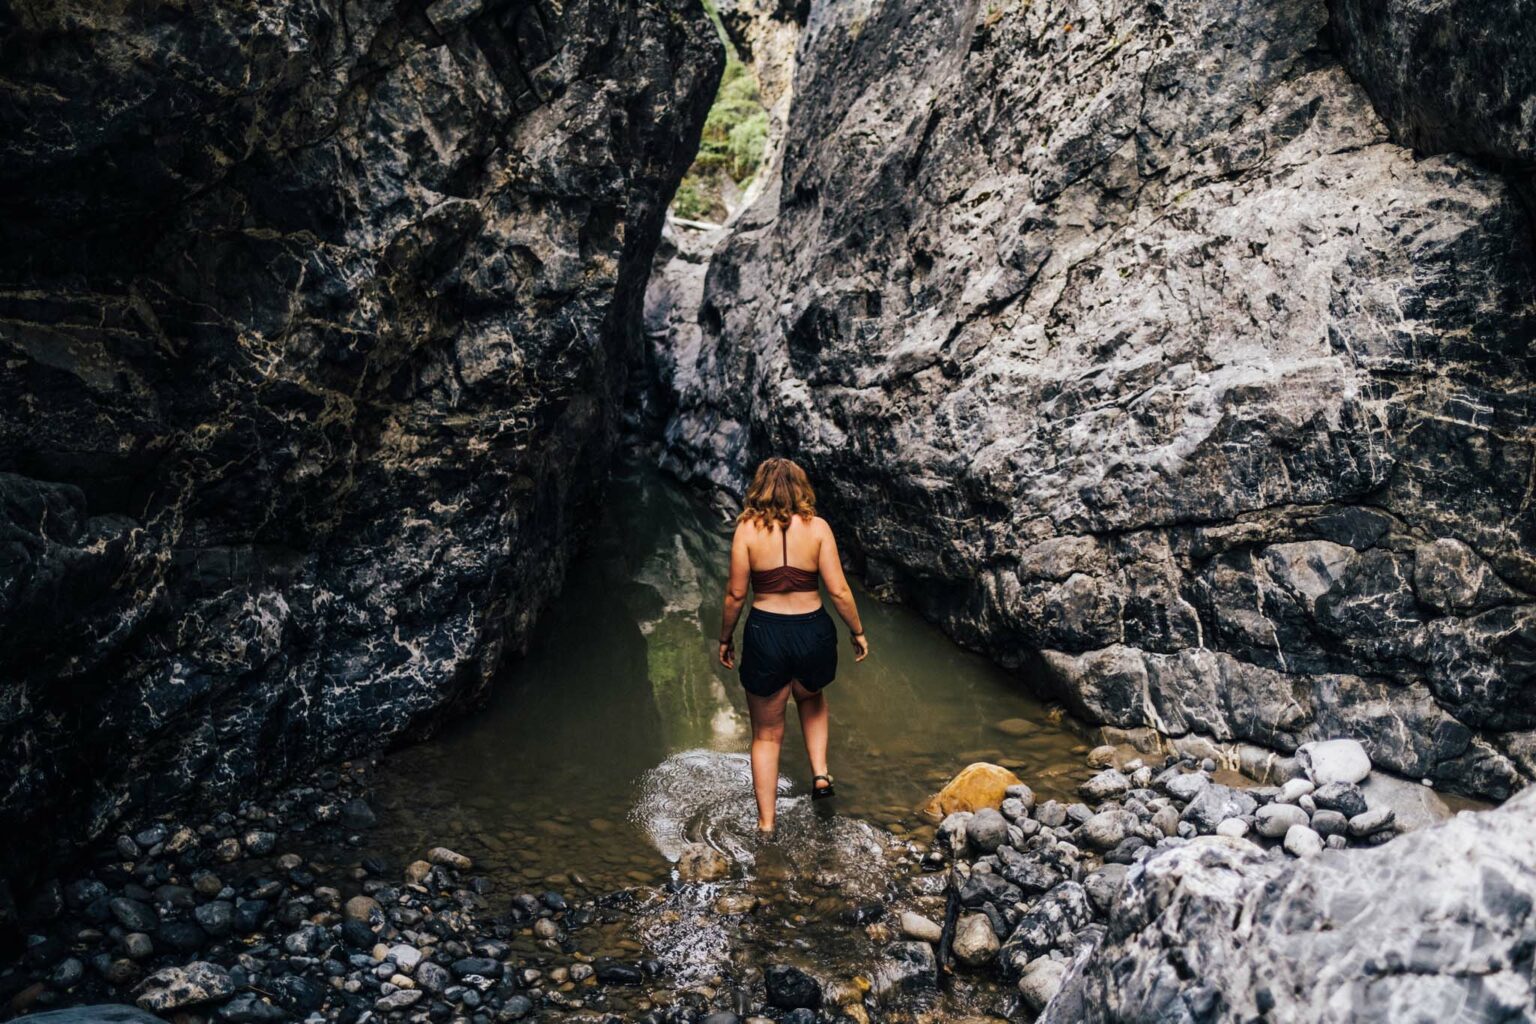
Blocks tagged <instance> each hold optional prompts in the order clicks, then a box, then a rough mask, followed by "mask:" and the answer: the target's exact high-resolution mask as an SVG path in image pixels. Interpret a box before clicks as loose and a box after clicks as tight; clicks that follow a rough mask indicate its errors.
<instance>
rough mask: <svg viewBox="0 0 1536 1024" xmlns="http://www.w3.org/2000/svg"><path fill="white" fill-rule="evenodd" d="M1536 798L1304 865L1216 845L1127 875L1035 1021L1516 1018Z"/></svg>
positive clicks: (1522, 985) (1529, 913) (1530, 897)
mask: <svg viewBox="0 0 1536 1024" xmlns="http://www.w3.org/2000/svg"><path fill="white" fill-rule="evenodd" d="M1533 829H1536V791H1533V790H1531V789H1527V790H1525V791H1524V792H1522V793H1520V794H1519V795H1517V796H1516V797H1514V798H1512V799H1511V800H1510V801H1509V802H1508V803H1507V804H1505V805H1504V806H1503V807H1501V808H1499V809H1497V810H1492V811H1484V812H1480V813H1463V814H1461V815H1459V816H1457V817H1456V818H1454V819H1452V820H1451V821H1448V822H1445V823H1444V824H1441V825H1438V826H1436V827H1434V828H1428V829H1424V830H1422V831H1420V832H1415V833H1413V834H1412V835H1407V836H1402V837H1399V838H1397V839H1394V840H1393V841H1392V842H1391V843H1388V844H1387V845H1385V846H1382V847H1379V848H1377V849H1374V850H1351V851H1347V852H1346V851H1343V850H1338V851H1333V850H1330V851H1326V852H1324V853H1322V854H1320V855H1319V856H1317V857H1315V858H1312V859H1310V860H1301V861H1297V860H1291V859H1289V858H1276V857H1273V856H1266V855H1265V854H1263V853H1261V852H1259V851H1258V850H1257V849H1255V848H1254V847H1253V846H1252V845H1251V844H1249V843H1247V842H1246V841H1244V840H1222V839H1219V838H1216V837H1210V838H1202V839H1198V840H1194V841H1192V842H1190V843H1188V844H1187V845H1184V846H1181V847H1178V848H1176V849H1173V850H1169V851H1167V852H1163V853H1159V854H1157V855H1156V856H1153V857H1150V858H1148V859H1147V860H1145V861H1143V862H1142V863H1141V864H1139V865H1137V866H1136V867H1133V868H1132V869H1131V871H1130V873H1129V875H1128V876H1127V877H1126V881H1125V886H1124V889H1123V890H1122V891H1121V893H1120V896H1119V901H1118V903H1117V905H1116V911H1115V913H1114V914H1111V915H1110V917H1109V922H1108V925H1107V930H1106V933H1105V935H1104V937H1103V938H1102V940H1101V941H1100V942H1099V944H1098V945H1097V946H1095V947H1094V948H1092V949H1091V950H1084V951H1083V953H1082V954H1081V957H1080V959H1079V960H1078V961H1077V962H1076V963H1075V965H1074V967H1073V969H1072V971H1071V972H1070V973H1068V975H1067V976H1066V979H1065V981H1064V983H1063V986H1062V989H1061V991H1060V992H1059V993H1058V994H1057V995H1056V997H1055V999H1054V1000H1052V1002H1051V1003H1050V1005H1049V1006H1048V1007H1046V1010H1045V1013H1044V1014H1043V1015H1042V1016H1041V1018H1040V1020H1041V1024H1058V1022H1061V1024H1064V1022H1067V1021H1073V1022H1079V1021H1081V1022H1085V1024H1107V1022H1111V1021H1115V1022H1131V1021H1151V1020H1181V1021H1190V1022H1195V1021H1199V1022H1216V1021H1248V1020H1254V1019H1258V1018H1264V1019H1268V1020H1295V1021H1315V1022H1318V1024H1326V1022H1334V1021H1338V1022H1343V1021H1359V1020H1380V1021H1434V1020H1445V1019H1448V1018H1451V1017H1458V1016H1459V1017H1460V1018H1462V1019H1467V1020H1529V1019H1531V1018H1532V1017H1533V1016H1536V987H1533V984H1532V977H1533V975H1532V969H1533V966H1536V963H1533V956H1536V850H1533V848H1532V845H1531V842H1530V836H1531V834H1532V830H1533Z"/></svg>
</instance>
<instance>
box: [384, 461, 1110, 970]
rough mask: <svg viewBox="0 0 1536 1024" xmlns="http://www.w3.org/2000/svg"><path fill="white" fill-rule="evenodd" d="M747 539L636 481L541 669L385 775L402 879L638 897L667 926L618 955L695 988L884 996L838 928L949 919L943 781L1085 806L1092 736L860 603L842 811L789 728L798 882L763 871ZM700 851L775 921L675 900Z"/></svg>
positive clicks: (590, 556)
mask: <svg viewBox="0 0 1536 1024" xmlns="http://www.w3.org/2000/svg"><path fill="white" fill-rule="evenodd" d="M836 525H837V524H835V523H834V524H833V526H834V528H836ZM730 530H731V527H730V524H729V522H728V521H727V520H726V519H725V518H723V517H722V516H720V515H719V514H718V513H716V512H713V511H711V510H710V509H709V508H707V507H706V506H704V505H703V504H701V503H700V502H699V501H697V500H696V499H695V498H694V497H693V496H692V495H691V494H688V493H685V492H684V491H682V490H681V489H680V488H678V487H677V486H675V485H673V484H670V483H669V482H667V481H666V480H664V479H663V478H662V477H661V476H660V475H659V474H658V473H657V472H656V471H654V470H651V469H648V468H641V467H634V466H631V467H630V468H628V469H625V470H623V471H622V473H621V475H620V477H619V478H618V479H617V480H615V481H614V483H613V485H612V486H611V488H610V490H609V499H608V503H607V511H606V513H605V514H604V517H603V522H602V523H601V524H600V526H599V527H598V528H597V529H596V530H594V532H593V535H592V536H591V537H590V538H589V541H588V544H587V547H586V549H585V552H584V553H583V554H582V555H581V556H580V557H579V558H578V560H577V561H576V563H575V564H574V565H573V567H572V571H571V573H570V576H569V579H568V581H567V584H566V587H565V590H564V592H563V594H562V595H561V597H560V598H559V599H558V601H557V602H556V603H555V605H554V606H553V607H552V608H551V609H550V610H549V611H548V612H547V613H546V614H545V616H544V618H543V620H542V622H543V624H542V626H541V628H540V630H539V633H538V635H537V637H536V639H535V642H534V643H533V645H532V649H531V650H530V652H529V654H528V655H527V656H526V657H523V658H519V659H514V660H513V661H512V662H511V663H510V664H508V665H507V666H506V667H505V669H504V671H503V672H502V674H501V676H500V678H499V679H498V680H497V682H496V685H495V690H494V694H493V696H492V698H491V701H490V703H489V704H488V706H486V707H485V708H484V709H483V710H481V711H479V712H477V713H475V714H472V715H470V716H469V717H467V718H466V719H464V720H463V721H461V722H459V723H457V724H455V725H454V726H453V727H452V728H450V729H449V730H447V731H445V732H444V733H442V734H441V735H439V736H437V737H435V738H433V739H432V740H430V741H428V742H426V743H423V744H419V745H417V746H415V747H411V748H408V749H406V750H403V751H400V752H398V753H396V754H393V755H391V756H390V757H389V758H387V759H386V761H385V762H384V764H383V766H382V768H381V770H380V773H379V774H378V776H377V778H376V790H375V792H376V803H377V806H378V809H379V811H380V829H379V830H378V832H377V834H376V835H375V836H374V837H373V838H374V840H375V841H376V842H382V843H383V845H384V848H385V852H387V853H390V854H391V855H393V856H394V857H396V858H397V859H399V860H402V861H403V860H408V859H412V858H414V857H416V856H419V855H420V854H421V852H422V851H424V850H425V849H426V848H428V847H429V846H433V845H438V844H443V845H448V846H451V847H453V848H454V849H457V850H459V851H460V852H461V853H465V854H467V855H469V856H470V857H472V858H474V860H475V861H476V872H477V873H483V874H485V875H486V876H487V877H489V878H490V879H491V880H492V882H493V883H496V887H497V890H498V892H499V893H500V894H501V895H502V896H506V895H510V894H511V893H514V892H517V891H526V890H531V891H535V892H536V891H540V890H542V889H546V888H551V887H553V888H556V889H559V890H560V891H562V892H564V893H565V894H566V895H567V896H568V897H581V896H587V895H595V894H598V893H601V892H607V891H611V890H614V889H619V888H629V887H635V888H637V889H638V890H639V891H641V892H643V893H647V894H650V898H652V899H653V900H654V903H655V906H654V913H652V914H651V915H650V917H649V918H648V919H647V921H646V922H645V924H644V927H640V928H638V929H636V931H637V932H638V934H628V935H626V936H620V937H617V938H614V939H613V941H615V942H617V946H616V947H614V948H611V949H608V950H605V951H608V952H616V953H620V954H625V953H628V954H636V955H638V954H641V953H642V952H643V953H644V954H645V955H654V956H659V957H661V958H663V959H664V960H666V961H667V963H668V964H669V966H671V967H672V968H674V969H675V971H676V972H677V973H678V974H679V975H681V976H683V977H684V978H685V979H686V978H690V977H696V978H709V977H710V976H711V975H712V973H715V972H718V971H719V970H720V969H722V968H723V966H724V965H725V964H726V963H727V961H728V960H730V959H733V958H734V959H737V960H742V959H745V960H747V961H750V962H757V961H761V960H762V959H764V958H766V957H769V956H772V957H777V958H781V959H782V958H786V957H787V958H793V959H797V960H801V961H804V962H807V963H810V964H811V965H813V966H815V967H817V968H818V969H820V970H821V971H822V973H823V974H828V975H835V974H839V973H841V974H842V975H843V976H845V977H847V976H852V975H855V974H860V973H862V974H863V975H865V976H869V975H871V974H872V973H874V971H873V969H872V968H871V967H870V966H869V965H870V964H871V963H872V962H873V961H874V960H877V959H878V956H879V948H880V945H881V943H880V942H879V941H876V940H878V939H880V936H879V935H878V934H876V935H873V936H866V933H865V932H864V931H863V930H862V928H859V929H853V930H850V929H849V928H848V926H847V925H846V923H845V922H842V921H840V920H839V915H840V914H843V913H844V912H845V911H846V910H847V908H848V907H849V906H850V905H854V904H857V903H859V901H861V900H862V901H869V900H877V901H883V902H885V903H886V904H887V905H889V906H891V907H895V906H896V905H897V904H898V903H902V901H903V900H905V901H906V903H905V904H903V905H906V906H912V907H916V908H917V909H922V910H925V911H926V912H928V913H930V914H931V913H935V912H941V911H942V901H938V900H937V899H936V897H935V896H934V895H933V893H934V889H933V882H935V881H937V879H936V878H935V877H934V876H927V877H926V879H925V878H924V877H920V872H918V871H917V870H916V868H915V866H914V865H915V861H916V858H917V855H918V854H919V853H920V852H921V850H922V849H923V848H924V847H925V846H926V844H927V842H928V841H929V840H931V837H932V827H931V825H930V824H929V823H927V822H924V821H923V820H922V819H921V817H920V816H919V815H918V814H917V808H918V807H919V806H920V805H921V804H922V803H923V802H925V801H926V800H927V799H928V797H930V796H931V795H932V794H933V793H934V792H935V791H937V790H938V789H939V788H940V787H941V786H942V785H943V783H944V782H945V781H946V780H947V779H949V778H950V777H951V776H952V775H953V774H954V773H955V772H957V771H958V770H959V769H960V768H962V767H964V766H965V765H966V764H968V763H970V762H972V761H976V760H990V761H995V762H999V763H1001V764H1004V765H1005V766H1008V767H1011V768H1013V769H1014V770H1015V771H1016V772H1017V773H1018V774H1019V775H1020V776H1021V777H1022V778H1023V779H1024V780H1025V781H1026V782H1028V783H1029V784H1030V785H1031V786H1033V787H1034V788H1035V790H1036V791H1037V792H1038V793H1040V794H1041V795H1042V797H1045V796H1056V797H1069V796H1070V795H1071V794H1072V793H1073V792H1074V791H1075V789H1076V785H1077V783H1078V782H1079V781H1081V780H1082V779H1084V778H1086V777H1088V775H1089V774H1091V772H1090V770H1089V769H1088V768H1087V766H1086V764H1085V762H1084V758H1083V754H1084V753H1085V752H1086V749H1087V748H1086V746H1085V745H1084V741H1083V739H1082V738H1081V736H1080V735H1079V734H1077V733H1076V732H1074V731H1073V730H1072V728H1071V727H1070V723H1067V722H1063V721H1062V720H1061V717H1060V715H1059V714H1053V713H1051V712H1050V711H1049V710H1048V709H1047V708H1046V707H1045V706H1043V705H1042V704H1041V703H1039V702H1038V701H1036V700H1034V699H1032V698H1031V697H1030V696H1028V694H1027V693H1026V691H1025V687H1024V686H1023V685H1022V684H1021V682H1020V681H1019V680H1018V679H1016V678H1014V677H1012V676H1011V675H1009V674H1008V673H1007V672H1005V671H1003V670H1001V669H999V668H997V667H995V666H993V665H992V664H990V663H989V662H987V661H986V660H984V659H983V658H981V657H979V656H976V655H974V654H971V653H969V652H967V651H964V650H962V649H961V648H959V647H957V646H956V645H955V644H953V643H952V642H951V641H949V640H948V639H946V638H945V637H944V636H943V635H942V634H941V633H940V632H939V631H938V630H937V629H935V628H934V627H932V626H930V625H929V624H928V623H926V622H924V621H923V620H922V619H920V618H919V617H918V616H916V615H915V614H913V613H911V612H909V611H907V610H906V609H904V608H901V607H896V606H891V605H882V604H880V603H879V602H877V601H875V600H874V599H873V598H871V597H870V596H869V595H868V594H867V593H865V592H863V591H862V589H860V588H859V587H858V586H857V583H855V590H856V593H857V597H858V601H859V608H860V611H861V613H862V616H863V621H864V623H865V628H866V630H867V633H868V635H869V638H870V642H871V645H872V653H871V655H870V657H869V658H868V659H867V660H865V661H864V662H862V663H860V664H855V663H854V661H853V658H852V651H851V648H850V647H849V646H848V643H847V636H846V629H845V628H844V627H842V626H841V625H840V626H839V637H840V642H841V643H842V644H843V647H842V650H841V652H840V655H839V657H840V666H839V673H838V677H837V679H836V681H835V682H834V683H833V684H832V685H831V686H830V688H829V689H828V690H827V691H826V692H827V694H828V696H829V699H830V706H831V714H832V747H831V758H830V760H831V769H832V772H833V774H834V775H835V776H836V777H837V788H838V796H837V797H836V798H835V799H834V800H831V801H818V802H817V803H816V804H815V805H814V807H813V805H812V804H811V802H810V801H809V800H808V799H807V798H806V795H805V794H806V793H807V787H808V785H809V781H810V772H809V768H808V765H807V763H806V759H805V753H804V748H803V746H802V745H801V739H800V733H799V726H798V722H796V721H795V720H794V715H793V713H791V715H790V718H791V721H790V724H789V728H788V730H787V734H786V737H785V747H784V760H783V764H782V771H783V774H784V779H783V782H782V786H781V789H782V791H783V793H784V796H783V797H782V798H781V800H780V810H779V818H780V823H779V832H780V836H781V847H782V849H781V850H780V851H779V853H778V857H779V859H780V860H781V861H782V862H783V863H780V864H779V865H778V868H777V869H776V870H775V871H774V872H769V871H765V870H759V867H760V866H759V865H757V864H755V863H754V858H753V856H752V853H751V840H750V836H751V834H752V832H753V830H754V825H755V820H756V815H755V811H754V809H753V803H752V796H751V789H750V782H749V775H748V767H747V761H746V758H745V751H746V750H747V745H748V735H749V732H748V718H747V711H746V704H745V701H744V699H743V695H742V691H741V688H740V686H739V684H738V682H737V680H736V678H735V675H734V673H732V672H730V671H728V670H726V669H724V668H723V667H721V666H720V665H718V664H717V663H716V662H715V660H714V655H715V644H714V637H716V636H717V635H718V625H719V614H720V598H721V588H722V586H723V583H724V578H725V572H726V566H727V562H728V553H729V541H730ZM1021 720H1022V721H1021ZM1003 721H1009V723H1010V724H1009V727H1008V728H1007V729H1000V728H998V723H999V722H1003ZM1019 733H1022V735H1018V734H1019ZM687 841H704V842H707V843H710V844H711V845H713V846H715V847H716V848H717V849H720V850H722V851H724V852H726V853H727V854H728V855H730V856H731V857H732V859H733V860H735V861H736V862H737V870H736V873H735V879H734V881H732V882H730V883H727V888H730V887H732V886H734V887H735V888H737V889H740V890H742V891H748V892H751V893H752V894H754V895H756V896H757V897H759V898H760V899H761V900H762V904H761V909H760V910H759V911H758V912H756V913H754V914H752V915H749V917H747V918H743V919H740V920H738V921H735V922H733V923H731V924H730V925H729V926H728V927H726V926H719V923H718V922H716V921H714V920H713V919H712V918H709V916H708V914H707V913H706V911H707V905H708V904H710V903H711V902H712V901H713V900H714V899H715V898H716V897H717V896H718V895H719V892H720V891H721V890H720V889H719V887H706V889H705V891H703V892H702V893H694V894H691V895H690V894H688V893H684V894H681V895H678V894H672V895H667V894H665V893H664V892H663V890H661V889H659V888H657V887H658V886H659V885H660V884H661V883H663V882H665V881H666V880H667V879H668V877H669V874H670V872H671V871H672V859H674V858H675V857H676V855H677V852H678V850H679V849H680V847H681V845H682V844H683V843H684V842H687ZM770 875H772V876H773V877H771V878H770V877H769V876H770ZM611 938H612V937H611ZM604 941H608V940H604ZM588 949H589V951H594V952H595V951H596V950H591V949H590V947H588Z"/></svg>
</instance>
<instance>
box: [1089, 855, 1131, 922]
mask: <svg viewBox="0 0 1536 1024" xmlns="http://www.w3.org/2000/svg"><path fill="white" fill-rule="evenodd" d="M1129 870H1130V869H1129V868H1128V867H1126V865H1124V864H1106V865H1104V866H1103V867H1102V868H1099V869H1098V870H1097V871H1094V872H1092V873H1091V874H1089V875H1088V876H1087V877H1086V878H1084V879H1083V892H1085V893H1087V894H1088V901H1089V903H1091V904H1092V905H1093V909H1094V910H1096V911H1098V913H1100V914H1108V913H1109V912H1110V910H1111V908H1113V907H1114V905H1115V901H1116V900H1117V899H1118V898H1119V897H1120V891H1121V889H1123V888H1124V887H1125V875H1126V872H1127V871H1129Z"/></svg>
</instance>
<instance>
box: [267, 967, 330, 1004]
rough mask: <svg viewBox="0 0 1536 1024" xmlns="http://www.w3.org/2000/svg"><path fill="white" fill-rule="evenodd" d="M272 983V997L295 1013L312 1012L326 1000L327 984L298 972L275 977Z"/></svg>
mask: <svg viewBox="0 0 1536 1024" xmlns="http://www.w3.org/2000/svg"><path fill="white" fill-rule="evenodd" d="M270 985H271V992H272V998H274V999H276V1000H277V1001H278V1003H280V1004H281V1005H282V1006H283V1007H284V1008H286V1009H288V1010H290V1011H292V1012H294V1013H301V1014H303V1013H311V1012H313V1011H315V1010H318V1009H319V1008H320V1005H321V1004H322V1003H324V1002H325V993H326V991H327V990H326V988H325V986H323V985H321V984H320V983H318V982H315V981H311V980H310V979H308V978H304V977H300V976H299V975H297V974H285V975H283V976H282V977H280V978H273V979H272V981H271V983H270Z"/></svg>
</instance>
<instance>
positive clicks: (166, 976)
mask: <svg viewBox="0 0 1536 1024" xmlns="http://www.w3.org/2000/svg"><path fill="white" fill-rule="evenodd" d="M234 991H235V984H234V982H233V981H231V980H230V977H229V972H228V971H226V970H225V969H224V968H222V967H220V966H218V965H217V964H211V963H208V962H207V961H205V960H198V961H194V962H193V963H190V964H187V965H186V966H185V967H166V968H164V969H162V970H159V971H156V972H155V973H154V974H151V975H150V976H149V977H147V978H145V979H144V983H143V985H142V986H141V991H140V993H139V995H138V997H137V998H136V999H135V1000H134V1002H135V1003H137V1004H138V1006H139V1008H140V1009H143V1010H149V1011H150V1012H151V1013H169V1012H170V1011H172V1010H179V1009H182V1008H183V1007H189V1006H201V1005H203V1004H205V1003H214V1002H218V1001H219V1000H221V999H226V998H228V997H229V996H231V995H233V994H234Z"/></svg>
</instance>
